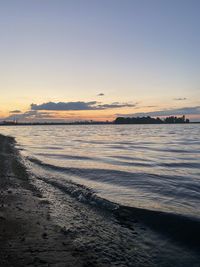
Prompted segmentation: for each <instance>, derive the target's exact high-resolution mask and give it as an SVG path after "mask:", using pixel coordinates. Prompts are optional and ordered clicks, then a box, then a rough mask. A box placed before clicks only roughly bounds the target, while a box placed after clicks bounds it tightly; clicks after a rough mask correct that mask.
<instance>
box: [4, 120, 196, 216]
mask: <svg viewBox="0 0 200 267" xmlns="http://www.w3.org/2000/svg"><path fill="white" fill-rule="evenodd" d="M199 130H200V125H193V124H188V125H106V126H104V125H98V126H97V125H92V126H91V125H90V126H87V125H82V126H80V125H79V126H27V127H1V128H0V132H1V133H3V134H9V135H12V136H15V137H16V139H17V142H18V147H19V148H20V149H22V150H21V153H22V155H24V156H26V157H28V158H35V159H38V160H39V161H38V162H42V163H44V164H48V167H47V166H46V168H42V167H44V165H42V164H37V163H38V162H37V161H35V163H32V165H31V168H32V170H33V171H34V172H36V173H39V172H40V171H41V168H42V175H44V176H46V177H48V178H49V179H57V180H59V181H60V182H62V183H63V184H64V183H65V181H67V180H69V179H70V180H73V181H75V182H78V183H79V184H84V185H86V186H88V187H90V188H92V189H93V190H95V191H96V192H97V194H99V195H100V196H102V197H104V198H106V199H109V200H112V201H114V202H117V203H120V204H124V205H129V206H137V207H145V208H151V209H156V210H157V209H158V210H165V211H173V212H176V213H180V214H188V215H192V216H198V217H200V214H199V212H198V208H199V205H200V179H199V174H200V171H199V169H200V140H199V132H200V131H199ZM32 162H33V161H32Z"/></svg>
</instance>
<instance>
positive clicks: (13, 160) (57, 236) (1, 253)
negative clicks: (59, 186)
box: [0, 136, 82, 267]
mask: <svg viewBox="0 0 200 267" xmlns="http://www.w3.org/2000/svg"><path fill="white" fill-rule="evenodd" d="M13 143H14V140H13V139H12V138H4V137H2V136H0V188H1V192H0V205H1V208H0V233H1V236H0V248H1V250H0V266H1V267H4V266H5V267H6V266H9V267H11V266H15V267H17V266H82V262H81V259H80V257H74V256H73V255H72V254H73V251H72V249H71V248H70V247H69V246H68V242H67V237H66V236H65V235H64V234H63V233H62V231H61V229H60V228H58V227H56V226H55V225H54V224H52V222H51V220H50V218H49V210H48V205H47V203H46V201H45V200H43V198H42V196H41V194H40V193H39V192H38V191H37V190H36V189H35V188H34V187H33V186H32V185H31V184H30V183H29V181H28V176H27V174H26V171H25V169H24V167H23V166H22V165H21V163H20V162H19V161H18V160H17V159H18V157H16V153H17V151H16V150H15V148H14V146H13ZM48 263H51V265H49V264H48Z"/></svg>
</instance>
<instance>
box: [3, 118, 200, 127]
mask: <svg viewBox="0 0 200 267" xmlns="http://www.w3.org/2000/svg"><path fill="white" fill-rule="evenodd" d="M184 123H193V124H197V123H200V122H190V121H189V119H186V118H185V116H182V117H174V116H170V117H167V118H165V119H161V118H159V117H158V118H151V117H149V116H147V117H117V118H116V119H115V120H114V121H75V122H16V121H2V122H0V126H35V125H113V124H184Z"/></svg>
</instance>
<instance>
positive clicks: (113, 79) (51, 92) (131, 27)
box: [0, 0, 200, 121]
mask: <svg viewBox="0 0 200 267" xmlns="http://www.w3.org/2000/svg"><path fill="white" fill-rule="evenodd" d="M199 10H200V1H199V0H98V1H97V0H56V1H55V0H29V1H27V0H0V119H1V120H5V119H6V120H9V119H11V120H13V119H17V120H18V121H63V120H64V121H65V120H66V121H75V120H109V121H110V120H113V119H114V118H115V117H117V116H146V115H150V116H169V115H183V114H185V115H186V117H188V118H190V119H191V120H193V121H195V120H196V121H198V120H199V121H200V75H199V74H200V17H199Z"/></svg>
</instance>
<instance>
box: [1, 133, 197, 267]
mask: <svg viewBox="0 0 200 267" xmlns="http://www.w3.org/2000/svg"><path fill="white" fill-rule="evenodd" d="M0 188H1V191H0V233H1V235H0V266H1V267H4V266H5V267H8V266H9V267H11V266H15V267H18V266H20V267H22V266H23V267H24V266H56V267H60V266H77V267H79V266H83V267H84V266H85V267H86V266H88V267H90V266H96V267H97V266H100V267H101V266H102V267H103V266H104V267H106V266H122V267H123V266H124V267H125V266H141V267H142V266H144V267H145V266H163V267H164V266H166V267H170V266H181V267H183V266H190V267H192V266H194V267H195V266H199V265H198V264H199V263H200V259H199V256H198V252H197V250H196V249H195V250H193V249H190V248H188V247H187V245H185V244H184V245H182V244H181V243H180V242H178V241H172V240H171V238H170V237H168V236H165V235H163V234H161V233H160V232H158V233H157V232H155V231H154V230H151V229H150V228H149V227H148V226H146V225H145V224H143V223H142V222H138V221H137V218H136V219H132V220H128V221H127V219H126V218H124V217H123V216H116V214H117V213H116V212H110V211H107V210H105V209H100V208H98V207H93V206H91V205H87V204H85V203H81V202H79V201H78V200H76V199H75V198H74V197H72V196H70V195H69V194H67V193H66V192H63V191H62V190H61V188H56V189H55V186H54V187H52V185H51V184H48V183H47V182H46V181H45V180H44V179H35V180H34V179H33V178H31V176H30V175H29V173H28V172H27V170H26V168H25V167H24V164H23V160H22V158H21V157H20V155H19V153H18V151H17V149H16V148H15V141H14V139H13V138H9V137H4V136H1V135H0Z"/></svg>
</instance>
